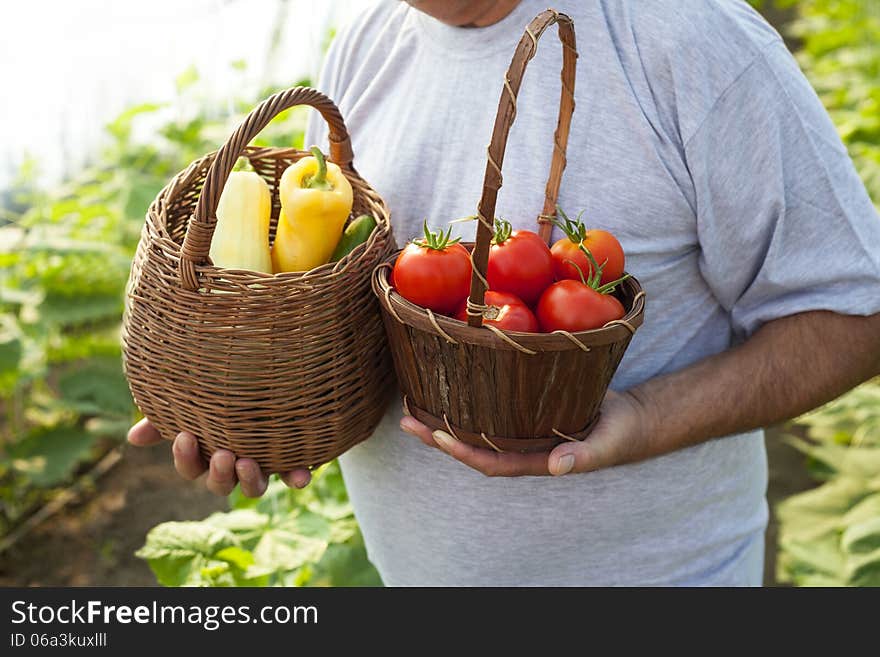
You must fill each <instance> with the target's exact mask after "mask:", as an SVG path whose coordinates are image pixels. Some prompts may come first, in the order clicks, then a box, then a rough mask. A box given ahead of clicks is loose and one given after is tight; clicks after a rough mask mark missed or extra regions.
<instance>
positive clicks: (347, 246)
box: [330, 214, 376, 262]
mask: <svg viewBox="0 0 880 657" xmlns="http://www.w3.org/2000/svg"><path fill="white" fill-rule="evenodd" d="M375 227H376V220H375V219H373V217H371V216H370V215H368V214H362V215H361V216H360V217H358V218H357V219H355V220H354V221H352V222H351V223H350V224H348V226H347V227H346V228H345V230H344V231H343V233H342V237H340V238H339V243H338V244H337V245H336V248H335V249H334V250H333V255H331V256H330V262H336V261H337V260H341V259H342V258H344V257H345V256H347V255H348V254H349V253H351V252H352V251H354V249H355V247H356V246H358V245H359V244H363V243H364V242H366V241H367V240H368V239H370V235H372V234H373V229H374V228H375Z"/></svg>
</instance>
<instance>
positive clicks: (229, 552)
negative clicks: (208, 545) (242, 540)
mask: <svg viewBox="0 0 880 657" xmlns="http://www.w3.org/2000/svg"><path fill="white" fill-rule="evenodd" d="M214 556H215V557H216V558H217V559H220V560H221V561H227V562H229V563H231V564H233V565H234V566H237V567H238V568H240V569H241V570H242V571H244V570H247V569H248V568H249V567H250V566H253V565H254V555H253V554H251V553H250V552H248V551H247V550H243V549H242V548H240V547H238V546H236V545H233V546H230V547H228V548H223V549H222V550H220V551H219V552H217V554H215V555H214Z"/></svg>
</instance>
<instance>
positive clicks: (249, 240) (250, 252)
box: [208, 171, 272, 274]
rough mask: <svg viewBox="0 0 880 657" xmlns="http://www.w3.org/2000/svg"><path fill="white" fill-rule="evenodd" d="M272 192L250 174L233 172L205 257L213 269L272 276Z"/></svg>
mask: <svg viewBox="0 0 880 657" xmlns="http://www.w3.org/2000/svg"><path fill="white" fill-rule="evenodd" d="M271 216H272V192H270V191H269V185H267V184H266V181H265V180H263V179H262V178H260V176H259V174H257V173H256V172H254V171H233V172H232V173H230V174H229V178H228V179H227V180H226V185H225V186H224V187H223V193H221V194H220V202H219V203H218V204H217V225H216V226H215V228H214V236H213V237H212V238H211V249H210V251H209V252H208V255H210V257H211V262H213V263H214V265H216V266H217V267H225V268H226V269H250V270H251V271H259V272H263V273H266V274H271V273H272V259H271V257H270V255H269V220H270V218H271Z"/></svg>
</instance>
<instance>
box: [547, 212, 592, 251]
mask: <svg viewBox="0 0 880 657" xmlns="http://www.w3.org/2000/svg"><path fill="white" fill-rule="evenodd" d="M584 212H585V210H581V211H580V213H578V216H577V217H576V218H575V219H573V220H572V219H570V218H569V216H568V215H567V214H565V211H564V210H563V209H562V207H561V206H559V205H557V206H556V214H557V216H561V217H562V218H563V220H564V222H562V221H559V220H558V219H551V220H550V223H552V224H553V225H554V226H556V227H557V228H558V229H559V230H561V231H562V232H563V233H565V234H566V236H567V237H568V239H570V240H571V241H572V242H573V243H574V244H580V243H581V242H583V241H584V240H585V239H586V238H587V227H586V226H585V225H584V224H583V222H582V221H581V217H582V216H583V215H584Z"/></svg>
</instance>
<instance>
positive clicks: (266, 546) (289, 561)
mask: <svg viewBox="0 0 880 657" xmlns="http://www.w3.org/2000/svg"><path fill="white" fill-rule="evenodd" d="M328 545H329V544H328V542H327V541H326V540H321V539H318V538H311V537H309V536H304V535H302V534H299V533H297V532H296V531H295V528H293V527H290V526H286V527H285V526H281V527H277V528H274V529H270V530H268V531H267V532H266V533H265V534H263V536H262V537H261V538H260V540H259V542H258V543H257V545H256V547H255V548H254V559H255V562H256V563H255V565H256V566H257V567H261V568H264V569H271V571H273V572H274V571H279V570H294V569H296V568H299V567H300V566H302V565H304V564H307V563H312V562H315V561H317V560H318V559H320V558H321V557H322V556H323V555H324V552H325V551H326V550H327V546H328Z"/></svg>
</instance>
